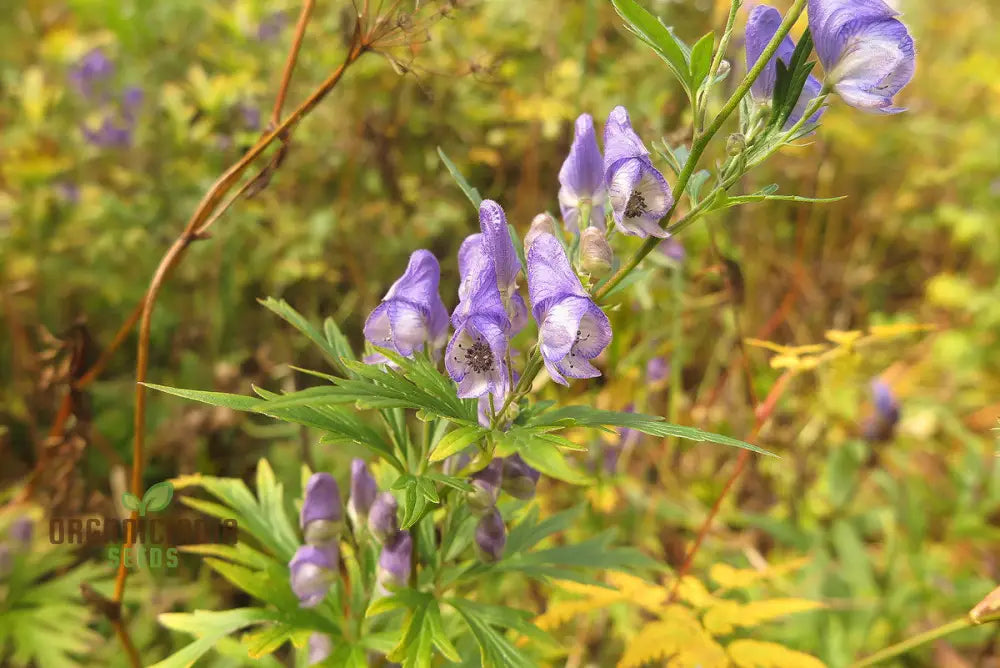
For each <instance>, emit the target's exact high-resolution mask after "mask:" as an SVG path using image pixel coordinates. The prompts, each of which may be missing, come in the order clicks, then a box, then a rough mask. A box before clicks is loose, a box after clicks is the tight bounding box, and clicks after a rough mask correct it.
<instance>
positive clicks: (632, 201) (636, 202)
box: [625, 190, 646, 218]
mask: <svg viewBox="0 0 1000 668" xmlns="http://www.w3.org/2000/svg"><path fill="white" fill-rule="evenodd" d="M644 213H646V198H645V197H643V196H642V193H640V192H639V191H638V190H633V191H632V196H631V197H629V198H628V204H626V205H625V217H626V218H638V217H639V216H641V215H642V214H644Z"/></svg>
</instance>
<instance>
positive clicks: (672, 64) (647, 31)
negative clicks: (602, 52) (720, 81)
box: [611, 0, 695, 97]
mask: <svg viewBox="0 0 1000 668" xmlns="http://www.w3.org/2000/svg"><path fill="white" fill-rule="evenodd" d="M611 2H612V4H613V5H614V6H615V11H617V12H618V15H619V16H621V17H622V19H623V20H624V21H625V23H626V25H627V27H628V29H629V30H630V31H631V32H632V33H634V34H635V35H636V36H637V37H638V38H639V39H641V40H642V41H643V42H645V43H646V44H647V45H648V46H649V47H650V48H652V49H653V51H655V52H656V54H657V55H658V56H659V57H660V58H662V59H663V61H664V62H665V63H666V64H667V67H669V68H670V71H671V72H673V73H674V76H676V77H677V80H678V81H680V82H681V85H682V86H684V90H685V91H686V92H687V94H688V97H691V96H692V92H693V91H694V89H695V86H693V85H692V80H691V66H690V64H689V56H688V51H687V48H686V47H685V46H684V44H683V42H681V41H680V40H679V39H677V37H676V36H675V35H674V33H673V31H672V30H670V29H669V28H667V27H666V26H664V25H663V24H662V23H661V22H660V21H659V20H657V19H656V18H655V17H654V16H653V15H652V14H650V13H649V12H648V11H646V10H645V9H643V8H642V6H640V5H639V4H638V3H637V2H636V1H635V0H611Z"/></svg>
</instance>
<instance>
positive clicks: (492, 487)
mask: <svg viewBox="0 0 1000 668" xmlns="http://www.w3.org/2000/svg"><path fill="white" fill-rule="evenodd" d="M502 478H503V460H501V459H500V458H496V459H493V460H492V461H491V462H490V463H489V464H487V465H486V468H484V469H482V470H481V471H476V472H475V473H473V474H472V479H471V480H470V482H471V483H472V488H473V491H471V492H469V505H470V506H471V507H472V509H473V511H474V512H476V511H478V512H482V511H484V510H487V509H489V508H492V507H493V506H495V505H496V503H497V496H499V494H500V482H501V480H502Z"/></svg>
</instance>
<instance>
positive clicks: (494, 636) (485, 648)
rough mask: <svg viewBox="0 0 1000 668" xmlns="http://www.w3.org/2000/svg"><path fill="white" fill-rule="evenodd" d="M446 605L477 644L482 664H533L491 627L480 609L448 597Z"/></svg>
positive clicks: (526, 666)
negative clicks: (454, 611)
mask: <svg viewBox="0 0 1000 668" xmlns="http://www.w3.org/2000/svg"><path fill="white" fill-rule="evenodd" d="M447 602H448V605H450V606H451V607H452V608H454V609H455V610H456V611H458V614H459V615H461V616H462V619H464V620H465V623H466V625H468V627H469V630H470V631H472V635H473V636H475V638H476V642H477V643H478V644H479V651H480V660H481V663H482V665H483V666H486V667H491V668H508V667H514V668H520V667H524V668H530V667H531V666H533V665H534V663H533V662H532V661H530V660H529V659H528V658H527V657H526V656H524V654H522V653H521V651H520V650H519V649H518V648H517V647H515V646H514V644H513V643H512V642H511V641H510V640H508V639H507V637H506V636H504V634H503V632H501V631H498V630H497V629H495V628H493V625H492V624H491V622H490V620H489V618H488V617H487V616H486V615H484V614H483V612H482V610H481V609H480V608H478V607H476V606H475V605H474V604H472V603H471V602H470V601H467V600H465V599H455V598H452V599H448V601H447Z"/></svg>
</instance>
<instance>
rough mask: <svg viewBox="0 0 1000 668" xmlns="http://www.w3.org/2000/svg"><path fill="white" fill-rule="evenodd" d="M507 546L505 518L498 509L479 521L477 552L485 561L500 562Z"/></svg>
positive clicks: (491, 510)
mask: <svg viewBox="0 0 1000 668" xmlns="http://www.w3.org/2000/svg"><path fill="white" fill-rule="evenodd" d="M506 544H507V527H505V526H504V523H503V516H502V515H500V511H499V510H497V509H496V508H491V509H490V510H489V512H487V513H486V514H485V515H483V516H482V517H481V518H480V519H479V523H478V524H476V548H477V549H476V551H477V552H478V553H479V558H480V559H482V560H483V561H488V562H493V561H498V560H499V559H500V557H502V556H503V548H504V545H506Z"/></svg>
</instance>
